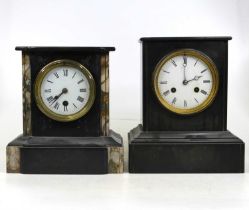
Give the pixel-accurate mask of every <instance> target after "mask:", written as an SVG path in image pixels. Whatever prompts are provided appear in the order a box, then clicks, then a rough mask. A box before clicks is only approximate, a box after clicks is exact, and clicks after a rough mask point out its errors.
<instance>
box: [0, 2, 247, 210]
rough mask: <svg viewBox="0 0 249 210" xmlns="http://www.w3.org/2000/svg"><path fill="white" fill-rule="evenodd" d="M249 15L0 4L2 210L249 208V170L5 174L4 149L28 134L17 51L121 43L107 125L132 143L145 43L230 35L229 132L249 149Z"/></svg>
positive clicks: (135, 5)
mask: <svg viewBox="0 0 249 210" xmlns="http://www.w3.org/2000/svg"><path fill="white" fill-rule="evenodd" d="M248 11H249V1H247V0H185V1H184V0H153V1H146V0H144V1H143V0H126V1H117V0H116V1H115V0H104V1H101V0H99V1H97V0H88V1H87V0H6V1H4V0H0V209H1V210H5V209H17V208H18V209H166V208H167V209H178V210H179V209H219V210H220V209H248V208H249V175H248V174H247V173H245V174H192V175H191V174H185V175H181V174H177V175H176V174H161V175H159V174H158V175H150V174H147V175H136V174H135V175H130V174H128V173H125V174H124V175H103V176H60V175H54V176H47V175H43V176H38V175H16V174H6V173H5V147H6V145H7V143H8V142H9V141H11V140H13V139H14V138H15V137H16V136H17V135H19V134H20V133H21V132H22V84H21V82H22V73H21V72H22V70H21V53H20V52H17V51H15V50H14V49H15V46H20V45H23V46H115V47H116V51H115V52H111V53H110V104H111V105H110V118H111V128H112V129H114V130H115V131H117V132H119V133H120V134H122V136H123V138H124V141H125V145H126V146H127V132H128V131H129V130H130V129H132V128H133V127H135V126H136V125H137V124H138V123H140V122H141V117H142V116H141V110H142V109H141V108H142V103H141V94H142V90H141V46H140V43H139V38H140V37H150V36H159V37H163V36H232V37H233V40H232V41H229V94H228V96H229V98H228V129H229V130H230V131H232V132H233V133H234V134H236V135H237V136H238V137H240V138H241V139H243V140H244V141H245V143H246V149H247V150H248V143H249V124H248V122H249V96H248V90H249V71H248V70H249V59H248V58H249V27H248V26H249V12H248ZM126 152H127V147H126ZM126 157H127V155H126ZM248 157H249V156H248V155H247V154H246V170H248V167H247V165H248ZM126 159H127V158H126ZM126 167H127V164H126Z"/></svg>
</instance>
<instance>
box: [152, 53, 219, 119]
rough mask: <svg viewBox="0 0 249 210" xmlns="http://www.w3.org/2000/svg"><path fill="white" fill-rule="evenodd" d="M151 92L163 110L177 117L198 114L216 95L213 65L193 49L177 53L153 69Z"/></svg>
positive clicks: (216, 74)
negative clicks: (177, 115) (152, 91)
mask: <svg viewBox="0 0 249 210" xmlns="http://www.w3.org/2000/svg"><path fill="white" fill-rule="evenodd" d="M152 79H153V80H152V82H153V89H154V92H155V95H156V97H157V99H158V100H159V102H160V103H161V104H162V105H163V107H164V108H166V109H167V110H170V111H171V112H174V113H176V114H180V115H191V114H195V113H199V112H202V111H203V110H205V109H206V108H207V107H208V106H209V105H210V104H211V103H212V102H213V101H214V98H215V96H216V94H217V91H218V86H219V75H218V70H217V68H216V65H215V64H214V62H213V61H212V60H211V59H210V58H209V57H208V56H207V55H205V54H204V53H202V52H200V51H197V50H194V49H180V50H176V51H173V52H171V53H169V54H168V55H166V56H165V57H163V58H162V59H161V60H160V61H159V63H158V64H157V65H156V67H155V69H154V72H153V77H152Z"/></svg>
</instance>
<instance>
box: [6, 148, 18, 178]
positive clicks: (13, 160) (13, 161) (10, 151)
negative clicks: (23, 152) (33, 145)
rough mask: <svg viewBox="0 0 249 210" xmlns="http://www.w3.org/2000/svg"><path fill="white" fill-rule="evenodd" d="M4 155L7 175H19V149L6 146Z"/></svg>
mask: <svg viewBox="0 0 249 210" xmlns="http://www.w3.org/2000/svg"><path fill="white" fill-rule="evenodd" d="M6 153H7V159H6V167H7V173H20V147H18V146H8V147H7V150H6Z"/></svg>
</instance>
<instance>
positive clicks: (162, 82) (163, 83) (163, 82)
mask: <svg viewBox="0 0 249 210" xmlns="http://www.w3.org/2000/svg"><path fill="white" fill-rule="evenodd" d="M167 83H168V82H167V81H161V82H160V84H161V85H165V84H167Z"/></svg>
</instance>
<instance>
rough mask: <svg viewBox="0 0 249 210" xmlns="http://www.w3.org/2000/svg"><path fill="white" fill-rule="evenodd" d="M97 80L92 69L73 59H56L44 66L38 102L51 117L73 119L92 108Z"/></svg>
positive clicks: (39, 78) (37, 85)
mask: <svg viewBox="0 0 249 210" xmlns="http://www.w3.org/2000/svg"><path fill="white" fill-rule="evenodd" d="M95 91H96V90H95V81H94V78H93V76H92V75H91V73H90V71H89V70H88V69H87V68H86V67H84V66H83V65H82V64H80V63H78V62H76V61H73V60H66V59H63V60H56V61H53V62H51V63H49V64H47V65H46V66H44V67H43V68H42V69H41V70H40V72H39V73H38V75H37V77H36V80H35V83H34V94H35V101H36V104H37V106H38V108H39V109H40V111H41V112H43V113H44V114H45V115H46V116H47V117H49V118H51V119H53V120H56V121H60V122H69V121H74V120H77V119H79V118H81V117H83V116H84V115H86V114H87V112H88V111H89V110H90V109H91V107H92V105H93V103H94V100H95V94H96V93H95Z"/></svg>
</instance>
